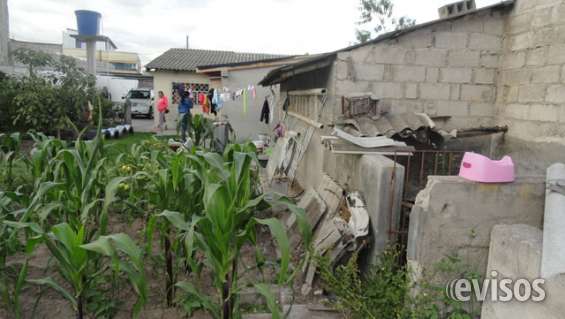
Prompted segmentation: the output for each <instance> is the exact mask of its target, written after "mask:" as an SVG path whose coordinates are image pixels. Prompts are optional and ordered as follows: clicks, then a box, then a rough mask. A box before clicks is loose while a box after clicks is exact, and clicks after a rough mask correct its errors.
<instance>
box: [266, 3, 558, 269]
mask: <svg viewBox="0 0 565 319" xmlns="http://www.w3.org/2000/svg"><path fill="white" fill-rule="evenodd" d="M461 8H462V10H461V11H460V10H447V16H445V17H443V18H441V19H438V20H435V21H431V22H427V23H423V24H419V25H416V26H413V27H410V28H407V29H403V30H398V31H393V32H390V33H386V34H383V35H380V36H378V37H377V38H375V39H373V40H371V41H368V42H366V43H363V44H358V45H354V46H350V47H347V48H343V49H340V50H336V51H333V52H329V53H326V54H321V55H317V56H314V57H310V58H306V59H304V60H301V61H298V62H296V63H293V64H289V65H285V66H282V67H280V68H277V69H275V70H273V71H271V72H269V74H267V76H265V78H264V79H263V80H261V82H260V83H261V84H262V85H264V86H267V87H268V86H270V85H279V86H280V91H281V99H280V100H281V101H283V100H286V104H287V108H286V111H285V114H286V116H285V117H284V118H285V123H286V126H287V129H288V131H291V132H293V133H295V134H296V135H293V136H298V138H296V137H291V139H294V140H295V142H294V143H295V144H298V145H295V147H294V149H298V150H299V151H298V152H297V153H296V154H298V155H299V156H294V160H296V159H298V160H299V162H298V163H292V165H290V166H289V168H288V170H287V171H288V172H290V173H293V176H292V177H293V178H294V181H295V182H297V183H298V184H299V185H300V186H301V187H302V188H304V189H306V190H310V189H315V190H318V191H320V190H321V189H323V187H322V186H323V185H322V184H321V183H323V181H324V180H325V179H326V177H325V176H326V175H329V176H330V177H331V178H332V179H334V180H335V181H337V182H338V183H339V184H340V185H342V186H344V187H347V188H349V189H350V190H352V191H353V190H360V191H361V192H362V193H363V194H364V196H365V198H366V199H367V210H368V211H369V214H370V216H371V224H372V227H373V234H374V236H375V240H374V242H373V245H374V246H377V248H378V249H382V248H383V247H384V245H385V244H386V242H387V241H390V240H391V234H393V233H394V231H395V230H399V227H401V226H399V224H400V221H401V220H403V218H404V217H406V218H409V219H410V221H409V225H410V226H409V230H408V226H407V225H408V223H407V222H406V221H405V220H403V222H402V223H404V225H406V226H405V227H406V228H404V229H401V228H400V230H403V231H406V232H409V235H407V238H408V239H406V237H405V238H404V242H403V243H405V244H407V245H408V256H407V258H408V260H409V262H412V263H411V266H414V267H412V268H413V269H415V270H416V271H421V270H422V269H429V268H431V264H432V263H433V262H437V261H438V258H439V257H441V256H446V255H448V254H449V253H451V252H453V251H456V252H461V253H462V257H464V258H463V260H464V262H467V263H470V264H472V265H476V266H477V267H478V268H477V269H479V272H483V271H485V270H486V266H487V265H486V259H487V256H488V250H489V240H490V231H491V229H492V227H493V225H495V224H496V223H497V222H500V221H501V220H503V221H504V223H510V224H511V223H528V224H531V225H532V226H535V227H539V225H540V224H539V223H540V221H541V216H543V209H542V208H541V206H542V205H540V206H537V207H536V210H535V216H536V220H535V221H529V222H528V220H527V219H524V218H523V219H520V218H521V214H529V213H530V212H529V211H527V210H524V211H513V210H512V209H509V207H510V206H509V205H506V206H501V207H495V205H494V204H493V203H494V202H496V203H507V202H511V201H513V200H514V199H512V198H511V197H508V198H500V197H499V196H501V195H502V194H516V192H514V191H512V190H510V188H511V187H517V188H519V189H521V191H520V192H522V191H523V193H520V194H523V195H524V196H526V195H525V194H528V195H527V196H531V193H533V192H532V191H531V190H532V189H534V188H535V187H534V186H532V185H531V184H528V183H529V182H528V181H527V180H526V181H525V180H521V181H520V183H516V184H506V185H504V184H499V185H497V186H496V187H495V186H492V187H490V188H488V190H487V188H485V185H481V184H472V183H465V182H464V181H462V180H461V179H456V178H451V179H450V178H444V179H442V178H433V179H431V180H429V179H428V188H427V189H426V191H422V192H419V194H418V198H419V199H416V200H415V201H414V198H412V201H411V202H406V203H403V204H402V206H403V207H412V205H414V209H412V210H411V211H410V208H407V213H406V214H405V215H400V217H399V215H398V214H400V211H401V208H399V206H400V205H401V203H400V202H399V201H398V197H399V196H403V195H402V188H400V192H399V191H398V189H396V187H397V185H398V184H399V183H403V181H404V180H405V179H406V180H408V179H409V178H413V177H416V178H418V176H417V175H418V174H414V169H415V168H416V167H414V166H412V167H410V166H409V165H404V163H406V162H401V161H400V160H398V159H397V158H396V155H398V154H397V153H395V154H394V156H388V157H386V156H381V155H363V154H359V155H353V154H349V155H344V154H336V153H333V152H332V151H330V150H328V148H327V147H326V146H325V145H327V141H331V139H332V137H330V135H331V134H332V130H333V128H334V127H337V126H340V125H343V123H348V125H350V126H351V123H353V126H354V127H355V129H353V130H352V131H353V132H352V133H351V134H357V136H359V135H365V136H377V135H385V136H388V131H389V130H392V131H393V132H392V133H393V134H394V133H395V132H394V131H395V130H397V131H398V129H399V128H400V129H401V128H402V126H400V125H401V124H402V123H404V122H406V123H408V122H409V121H404V120H405V119H406V118H403V116H404V115H405V114H414V113H420V114H422V113H423V114H426V115H427V116H428V117H429V118H430V119H431V120H432V121H433V126H434V127H435V129H436V130H438V131H443V132H453V135H455V136H459V132H461V131H465V130H467V131H489V130H491V129H492V131H496V130H497V128H504V129H501V130H499V131H500V132H499V133H497V134H485V135H483V136H476V137H473V139H475V140H473V142H476V141H477V140H481V142H480V143H476V144H473V145H471V144H465V143H464V142H465V141H464V140H465V139H462V138H459V139H458V140H459V142H461V143H460V146H461V147H460V148H459V149H458V151H461V150H463V151H465V150H474V151H476V152H479V153H483V154H486V155H488V156H490V157H492V158H501V157H502V155H510V156H511V157H512V159H513V161H514V165H515V166H516V174H517V176H518V177H522V176H545V169H546V168H547V167H548V166H549V165H550V164H551V163H554V162H557V161H562V160H563V156H562V154H564V151H565V147H564V145H565V144H564V141H565V129H564V126H563V122H565V93H564V92H565V84H564V83H565V82H564V77H563V76H564V74H563V70H565V37H563V32H562V30H563V28H564V27H565V1H563V0H558V1H538V0H516V1H503V2H500V3H497V4H494V5H491V6H487V7H483V8H478V9H475V8H474V5H470V6H467V5H465V6H461ZM465 8H468V9H469V10H466V9H465ZM450 11H451V13H450ZM358 96H368V97H370V99H371V101H373V102H375V101H378V102H376V105H377V113H375V114H371V115H367V116H363V115H360V116H357V117H356V118H351V115H350V114H349V113H351V109H348V108H347V101H350V100H351V99H353V98H355V97H358ZM285 97H286V99H285ZM279 110H280V108H279ZM388 118H390V119H397V118H400V119H401V120H402V121H401V122H394V121H392V120H389V121H388V123H384V124H388V125H386V126H385V125H380V124H382V123H380V122H382V121H385V122H386V121H387V119H388ZM399 123H401V124H399ZM487 128H488V129H487ZM506 128H507V131H506ZM462 141H463V142H462ZM469 141H470V140H469ZM287 149H288V148H287ZM284 150H285V149H284V148H283V150H282V151H283V152H284ZM451 151H455V150H451ZM441 152H450V150H449V149H447V150H446V149H442V150H441ZM441 152H438V153H441ZM273 154H274V156H273V157H272V159H273V158H275V159H276V156H278V157H280V158H284V156H280V154H279V152H278V151H277V150H275V151H273ZM414 154H420V155H419V156H420V157H418V158H419V159H421V162H420V163H421V164H419V165H418V166H420V165H421V166H422V167H424V166H425V165H426V163H427V162H426V161H432V160H433V156H428V157H425V154H424V153H423V152H422V153H418V152H414ZM436 154H437V153H436ZM388 155H392V154H388ZM434 155H435V154H434ZM399 157H401V156H399ZM287 159H288V158H287ZM291 160H293V159H292V158H291ZM446 162H447V163H448V166H451V164H453V161H452V158H451V157H449V160H445V161H444V162H443V163H446ZM455 162H457V163H456V164H457V165H458V164H459V163H460V160H459V161H455ZM410 170H412V171H410ZM431 170H432V171H434V167H433V165H432V167H431ZM456 172H457V171H455V172H453V170H451V175H453V174H454V173H455V174H456ZM431 175H438V174H431ZM422 176H424V177H425V175H424V174H421V175H420V179H422ZM423 180H424V184H423V185H424V186H423V187H425V178H424V179H423ZM471 185H472V186H471ZM498 187H500V189H501V190H499V189H498ZM536 187H537V186H536ZM439 189H441V191H439ZM502 189H504V190H502ZM535 189H536V192H537V191H538V190H539V189H538V188H535ZM420 190H421V188H420ZM541 190H542V191H543V189H541ZM542 191H541V192H540V194H543V192H542ZM486 194H489V195H492V196H493V197H497V199H496V200H493V201H491V200H484V201H481V199H479V198H481V196H482V195H486ZM385 195H386V196H385ZM441 196H443V197H444V199H442V200H443V201H439V200H437V197H441ZM430 198H432V199H430ZM433 198H436V200H435V201H434V199H433ZM524 198H526V197H524ZM527 198H530V197H527ZM542 199H543V198H542ZM459 200H460V202H459V203H458V204H457V205H454V203H455V202H457V201H459ZM516 200H518V199H517V198H516ZM473 201H475V202H473ZM476 201H480V205H478V203H477V202H476ZM541 202H543V201H540V203H541ZM417 206H418V208H417V209H416V207H417ZM479 206H480V208H478V209H483V210H482V211H485V212H488V214H490V217H489V218H492V220H488V219H480V218H482V217H480V216H478V215H477V216H474V217H476V219H475V220H472V219H473V218H474V217H473V216H469V219H466V217H467V216H464V217H462V216H463V215H459V214H456V212H457V209H462V210H461V211H463V208H465V209H470V210H473V209H475V208H476V207H479ZM505 207H506V208H505ZM522 207H524V209H527V208H526V206H523V205H522ZM428 208H429V209H428ZM402 209H404V208H402ZM487 209H488V210H487ZM428 210H437V212H438V215H437V216H431V215H430V214H427V213H428ZM469 214H471V213H469ZM503 214H506V215H507V216H506V217H505V216H503ZM531 214H534V213H533V212H532V213H531ZM438 216H439V217H438ZM454 216H455V217H454ZM528 216H529V215H528ZM449 218H451V220H449V221H447V220H448V219H449ZM505 218H506V219H505ZM477 225H479V226H477ZM473 227H476V228H477V231H479V232H480V233H479V234H478V235H473V236H471V237H469V236H462V235H459V237H457V238H455V234H458V233H457V231H458V230H462V229H474V228H473ZM424 236H428V237H426V238H424ZM442 236H443V237H442ZM432 237H433V238H434V239H433V240H428V238H432ZM469 247H473V248H472V249H468V248H469ZM377 253H378V252H377ZM438 256H439V257H438Z"/></svg>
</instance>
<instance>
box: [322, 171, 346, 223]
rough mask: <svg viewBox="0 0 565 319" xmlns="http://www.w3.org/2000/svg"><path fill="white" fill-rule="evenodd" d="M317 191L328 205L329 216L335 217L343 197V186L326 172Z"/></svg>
mask: <svg viewBox="0 0 565 319" xmlns="http://www.w3.org/2000/svg"><path fill="white" fill-rule="evenodd" d="M317 191H318V194H320V197H321V198H322V200H323V201H324V202H325V203H326V205H327V213H328V214H327V216H328V217H330V218H333V217H334V216H335V214H336V212H337V208H338V207H339V203H340V202H341V199H342V198H343V188H341V186H339V185H338V184H337V183H336V182H335V181H334V180H333V179H332V178H331V177H329V176H328V175H327V174H324V175H322V180H321V181H320V185H319V186H318V189H317Z"/></svg>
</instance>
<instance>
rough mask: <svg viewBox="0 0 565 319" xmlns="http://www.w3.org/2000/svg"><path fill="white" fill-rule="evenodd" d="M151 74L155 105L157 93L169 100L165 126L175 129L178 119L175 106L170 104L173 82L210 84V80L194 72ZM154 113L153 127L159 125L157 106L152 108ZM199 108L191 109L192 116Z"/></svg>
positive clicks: (159, 72)
mask: <svg viewBox="0 0 565 319" xmlns="http://www.w3.org/2000/svg"><path fill="white" fill-rule="evenodd" d="M150 73H152V74H153V90H154V93H155V97H156V98H155V103H157V93H158V92H159V91H163V93H164V94H165V95H166V96H167V98H168V99H169V110H170V112H169V114H167V115H166V118H167V126H168V127H169V128H175V127H176V120H177V119H178V110H177V105H176V104H172V102H173V97H172V91H173V82H175V83H187V82H191V83H204V84H210V80H209V78H208V76H207V75H205V74H199V73H196V72H187V71H186V72H175V71H155V72H150ZM153 110H154V112H155V117H154V122H155V127H156V126H157V124H159V114H157V105H156V104H155V106H154V107H153ZM199 110H200V108H199V107H198V106H195V107H194V109H193V112H192V114H195V113H198V111H199Z"/></svg>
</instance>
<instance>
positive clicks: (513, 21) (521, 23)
mask: <svg viewBox="0 0 565 319" xmlns="http://www.w3.org/2000/svg"><path fill="white" fill-rule="evenodd" d="M523 2H531V1H523ZM532 18H533V16H532V15H531V14H528V13H525V14H521V15H510V16H509V17H508V32H509V33H510V34H518V33H522V32H526V31H528V30H530V26H531V23H532Z"/></svg>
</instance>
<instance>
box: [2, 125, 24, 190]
mask: <svg viewBox="0 0 565 319" xmlns="http://www.w3.org/2000/svg"><path fill="white" fill-rule="evenodd" d="M21 144H22V137H21V135H20V133H12V134H10V135H8V134H4V133H1V134H0V160H1V161H0V162H2V163H5V170H6V176H5V180H6V185H7V187H8V189H11V188H12V186H13V183H14V176H13V169H14V160H16V159H17V158H18V157H20V146H21Z"/></svg>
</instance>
